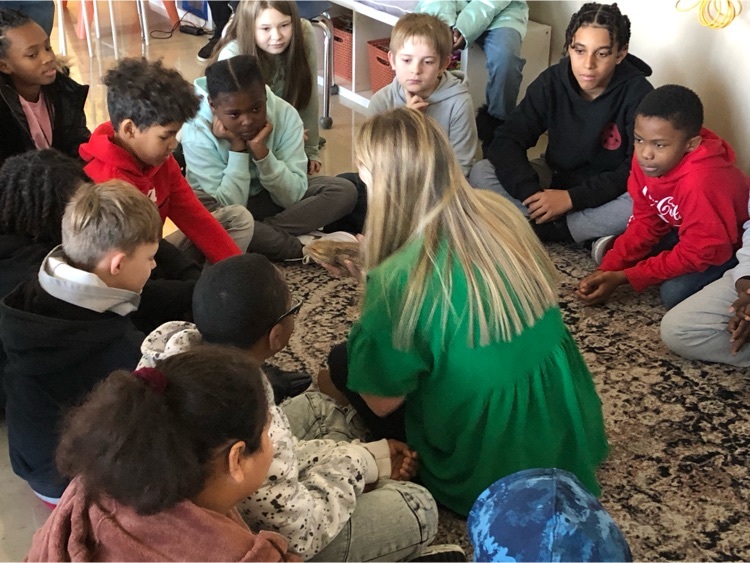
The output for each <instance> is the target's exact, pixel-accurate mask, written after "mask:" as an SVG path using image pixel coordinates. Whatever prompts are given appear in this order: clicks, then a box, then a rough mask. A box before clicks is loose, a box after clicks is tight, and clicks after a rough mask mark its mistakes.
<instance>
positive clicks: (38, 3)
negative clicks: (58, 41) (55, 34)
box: [0, 0, 55, 35]
mask: <svg viewBox="0 0 750 563" xmlns="http://www.w3.org/2000/svg"><path fill="white" fill-rule="evenodd" d="M0 8H3V9H4V10H18V11H20V12H23V13H24V14H26V15H27V16H29V17H30V18H31V19H32V20H34V21H35V22H36V23H38V24H39V25H40V26H41V28H42V29H43V30H44V31H45V32H46V33H47V35H49V34H50V33H52V24H53V23H54V22H55V3H54V2H53V1H52V0H32V1H27V2H21V1H18V2H16V1H13V0H10V1H8V0H6V1H4V2H2V5H0Z"/></svg>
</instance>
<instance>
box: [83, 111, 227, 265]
mask: <svg viewBox="0 0 750 563" xmlns="http://www.w3.org/2000/svg"><path fill="white" fill-rule="evenodd" d="M113 136H114V129H112V123H111V122H109V121H107V122H105V123H102V124H101V125H100V126H99V127H97V128H96V130H95V131H94V132H93V133H92V135H91V138H90V139H89V141H88V142H87V143H83V144H82V145H81V146H80V147H79V149H78V152H79V153H80V155H81V158H82V159H83V160H84V161H86V162H87V163H88V164H86V166H85V167H84V171H85V172H86V174H88V176H89V178H91V179H92V180H94V182H106V181H107V180H112V179H113V178H119V179H120V180H125V181H126V182H128V183H130V184H133V185H134V186H135V187H136V188H138V189H139V190H140V191H141V193H142V194H144V195H146V196H148V197H149V199H151V201H154V202H155V203H156V205H157V206H158V207H159V215H160V216H161V220H162V222H164V220H166V219H167V217H169V218H170V219H171V220H172V222H173V223H174V224H175V225H176V226H177V228H178V229H180V230H181V231H182V232H183V233H184V234H185V236H186V237H187V238H188V239H190V240H191V241H192V242H193V244H195V246H197V247H198V249H199V250H200V251H201V252H202V253H203V255H204V256H205V257H206V259H207V260H208V261H209V262H211V263H215V262H218V261H219V260H223V259H224V258H229V257H230V256H235V255H237V254H242V252H241V251H240V249H239V248H238V247H237V245H236V244H235V242H234V241H233V240H232V238H231V237H230V236H229V235H228V234H227V232H226V231H225V230H224V228H223V227H222V226H221V224H220V223H219V222H218V221H217V220H216V218H215V217H214V216H213V215H211V213H209V212H208V210H207V209H206V208H205V207H203V205H201V203H200V201H198V198H197V197H196V196H195V194H194V193H193V190H192V188H191V187H190V184H188V183H187V180H185V178H184V177H183V175H182V174H181V173H180V166H179V165H178V164H177V161H176V160H175V159H174V157H173V156H172V155H170V156H169V158H168V159H167V160H166V161H165V162H164V164H162V165H161V166H149V167H148V168H146V169H145V170H144V169H142V168H141V166H140V164H138V162H137V161H136V160H135V158H133V156H132V155H131V154H130V153H129V152H128V151H126V150H125V149H123V148H122V147H119V146H117V145H116V144H115V143H114V142H113V141H112V138H113Z"/></svg>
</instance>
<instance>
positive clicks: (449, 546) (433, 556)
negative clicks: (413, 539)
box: [409, 543, 466, 563]
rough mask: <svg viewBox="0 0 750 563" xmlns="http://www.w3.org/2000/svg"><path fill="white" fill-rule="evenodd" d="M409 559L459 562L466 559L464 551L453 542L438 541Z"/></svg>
mask: <svg viewBox="0 0 750 563" xmlns="http://www.w3.org/2000/svg"><path fill="white" fill-rule="evenodd" d="M409 561H444V562H446V563H452V562H454V561H455V562H459V563H463V562H464V561H466V553H464V550H463V549H461V546H458V545H456V544H453V543H440V544H437V545H431V546H429V547H427V548H425V549H424V551H422V553H420V554H419V555H418V556H417V557H415V558H414V559H409Z"/></svg>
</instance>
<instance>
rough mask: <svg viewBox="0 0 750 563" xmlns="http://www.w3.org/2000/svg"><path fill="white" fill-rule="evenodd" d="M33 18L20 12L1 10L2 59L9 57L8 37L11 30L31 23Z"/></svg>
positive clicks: (0, 49)
mask: <svg viewBox="0 0 750 563" xmlns="http://www.w3.org/2000/svg"><path fill="white" fill-rule="evenodd" d="M30 21H31V18H30V17H29V16H27V15H26V14H24V13H23V12H20V11H18V10H8V9H5V8H2V9H0V58H3V57H5V55H7V51H8V47H10V41H9V40H8V36H7V35H6V33H7V31H8V30H9V29H16V28H17V27H22V26H24V25H26V24H27V23H29V22H30Z"/></svg>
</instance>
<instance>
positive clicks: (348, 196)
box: [334, 178, 359, 211]
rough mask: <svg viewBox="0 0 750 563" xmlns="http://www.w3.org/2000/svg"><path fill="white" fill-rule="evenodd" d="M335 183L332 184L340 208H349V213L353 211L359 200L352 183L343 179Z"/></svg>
mask: <svg viewBox="0 0 750 563" xmlns="http://www.w3.org/2000/svg"><path fill="white" fill-rule="evenodd" d="M337 180H338V181H337V182H336V183H335V184H334V186H335V187H336V192H337V195H336V198H337V199H338V200H339V202H340V203H341V205H342V207H349V208H350V209H349V211H351V210H352V209H354V206H355V205H356V204H357V200H358V199H359V192H358V191H357V187H356V186H355V185H354V183H353V182H351V181H350V180H347V179H344V178H337Z"/></svg>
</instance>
